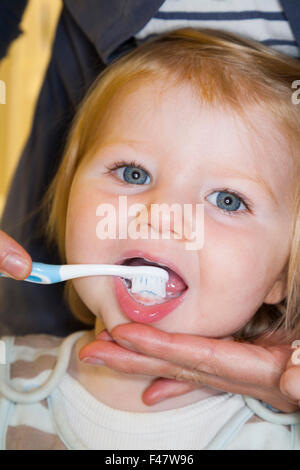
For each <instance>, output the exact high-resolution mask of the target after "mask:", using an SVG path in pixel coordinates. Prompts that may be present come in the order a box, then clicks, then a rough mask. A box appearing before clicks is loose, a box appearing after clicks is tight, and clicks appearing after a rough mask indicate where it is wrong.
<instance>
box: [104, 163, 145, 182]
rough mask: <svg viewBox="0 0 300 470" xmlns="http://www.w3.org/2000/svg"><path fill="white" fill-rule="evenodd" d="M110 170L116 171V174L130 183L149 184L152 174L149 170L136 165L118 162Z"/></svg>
mask: <svg viewBox="0 0 300 470" xmlns="http://www.w3.org/2000/svg"><path fill="white" fill-rule="evenodd" d="M110 171H114V172H115V174H116V176H117V177H118V178H119V179H120V180H123V181H125V182H126V183H128V184H149V183H150V176H149V175H148V173H147V171H146V170H144V169H143V168H141V167H140V166H136V165H124V163H122V164H120V163H116V164H115V165H114V166H113V167H112V168H110Z"/></svg>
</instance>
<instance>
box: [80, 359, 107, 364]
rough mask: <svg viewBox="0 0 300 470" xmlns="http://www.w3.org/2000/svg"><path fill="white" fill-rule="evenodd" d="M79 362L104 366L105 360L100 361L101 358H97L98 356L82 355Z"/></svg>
mask: <svg viewBox="0 0 300 470" xmlns="http://www.w3.org/2000/svg"><path fill="white" fill-rule="evenodd" d="M81 362H84V363H86V364H95V365H97V366H105V362H104V361H102V359H99V358H98V357H84V358H83V359H81Z"/></svg>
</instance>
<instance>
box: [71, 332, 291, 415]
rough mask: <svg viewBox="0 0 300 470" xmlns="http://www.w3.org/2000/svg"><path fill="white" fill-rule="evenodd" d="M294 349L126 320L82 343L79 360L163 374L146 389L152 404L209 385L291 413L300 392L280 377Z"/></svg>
mask: <svg viewBox="0 0 300 470" xmlns="http://www.w3.org/2000/svg"><path fill="white" fill-rule="evenodd" d="M292 351H293V350H292V348H291V346H289V345H286V344H279V345H276V344H274V342H273V344H272V343H271V342H270V341H269V343H268V344H265V345H263V344H250V343H239V342H236V341H233V340H228V339H227V340H226V341H225V340H224V339H211V338H204V337H200V336H194V335H187V334H169V333H165V332H163V331H160V330H158V329H156V328H153V327H151V326H148V325H143V324H138V323H133V324H132V323H128V324H124V325H119V326H117V327H115V328H114V329H113V330H112V332H111V335H110V334H109V333H108V332H107V331H106V330H104V331H102V332H101V333H100V334H99V335H98V336H97V339H96V341H94V342H92V343H89V344H88V345H86V346H84V347H83V348H82V350H81V351H80V359H81V360H82V359H83V358H85V361H86V362H89V363H93V364H97V363H98V361H102V364H103V363H104V364H106V365H107V366H109V367H111V368H112V369H115V370H118V371H120V372H123V373H130V374H143V375H150V376H155V377H159V379H156V380H155V381H154V382H153V383H152V384H151V386H150V387H148V388H147V389H146V390H145V392H144V393H143V401H144V403H145V404H147V405H149V406H150V405H153V404H155V403H157V402H159V401H162V400H165V399H167V398H170V397H174V396H178V395H182V394H184V393H187V392H189V391H191V390H193V389H195V388H196V387H199V386H202V385H203V384H205V385H209V386H211V387H213V388H216V389H218V390H222V391H226V392H231V393H237V394H244V395H249V396H252V397H254V398H258V399H259V400H263V401H265V402H267V403H268V404H270V405H271V406H273V407H274V408H277V409H279V410H281V411H284V412H293V411H297V410H299V408H298V401H297V398H298V400H300V394H299V393H298V397H297V398H296V399H295V398H294V397H290V396H288V395H287V394H286V393H285V392H284V389H283V385H284V382H282V384H281V381H280V379H281V376H282V374H283V373H284V371H285V369H286V367H287V364H288V361H289V358H290V356H291V353H292ZM87 358H89V359H87ZM100 364H101V362H100ZM298 375H299V376H300V372H298ZM298 381H299V382H300V377H299V378H298ZM281 386H282V389H281Z"/></svg>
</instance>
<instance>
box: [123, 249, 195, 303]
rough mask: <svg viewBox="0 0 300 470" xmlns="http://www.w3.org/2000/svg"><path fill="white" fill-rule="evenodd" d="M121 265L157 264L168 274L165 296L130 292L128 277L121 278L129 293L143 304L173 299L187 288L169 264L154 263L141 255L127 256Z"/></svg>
mask: <svg viewBox="0 0 300 470" xmlns="http://www.w3.org/2000/svg"><path fill="white" fill-rule="evenodd" d="M122 264H123V265H126V266H157V267H159V268H163V269H165V270H166V271H167V272H168V274H169V280H168V282H167V284H166V296H165V297H159V296H157V295H155V294H154V293H152V294H151V293H149V292H147V293H139V294H137V293H132V292H131V290H130V289H131V281H130V280H128V279H124V278H122V282H123V283H124V285H125V287H126V289H127V291H128V293H129V295H130V296H131V297H132V298H134V299H135V300H136V302H138V303H141V304H143V305H154V304H160V303H165V302H168V301H169V300H171V299H175V298H177V297H179V296H180V295H182V294H183V292H184V291H186V290H187V288H188V287H187V285H186V283H185V282H184V280H183V279H182V277H181V276H180V275H179V274H178V273H176V272H175V271H174V270H173V269H171V268H170V267H169V266H166V265H164V264H162V263H156V262H153V261H150V260H148V259H146V258H142V257H133V258H127V259H125V260H124V261H123V262H122Z"/></svg>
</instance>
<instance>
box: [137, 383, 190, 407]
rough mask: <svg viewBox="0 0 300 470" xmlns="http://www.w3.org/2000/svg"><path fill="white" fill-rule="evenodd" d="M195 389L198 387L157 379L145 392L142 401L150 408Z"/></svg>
mask: <svg viewBox="0 0 300 470" xmlns="http://www.w3.org/2000/svg"><path fill="white" fill-rule="evenodd" d="M196 388H199V385H198V384H195V383H190V382H180V381H179V380H175V379H157V380H155V381H154V382H153V383H152V384H151V386H150V387H148V388H147V389H146V390H145V392H144V393H143V395H142V400H143V402H144V403H145V404H146V405H148V406H151V405H155V404H156V403H159V402H160V401H163V400H166V399H168V398H173V397H178V396H180V395H184V394H186V393H188V392H191V391H192V390H195V389H196Z"/></svg>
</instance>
